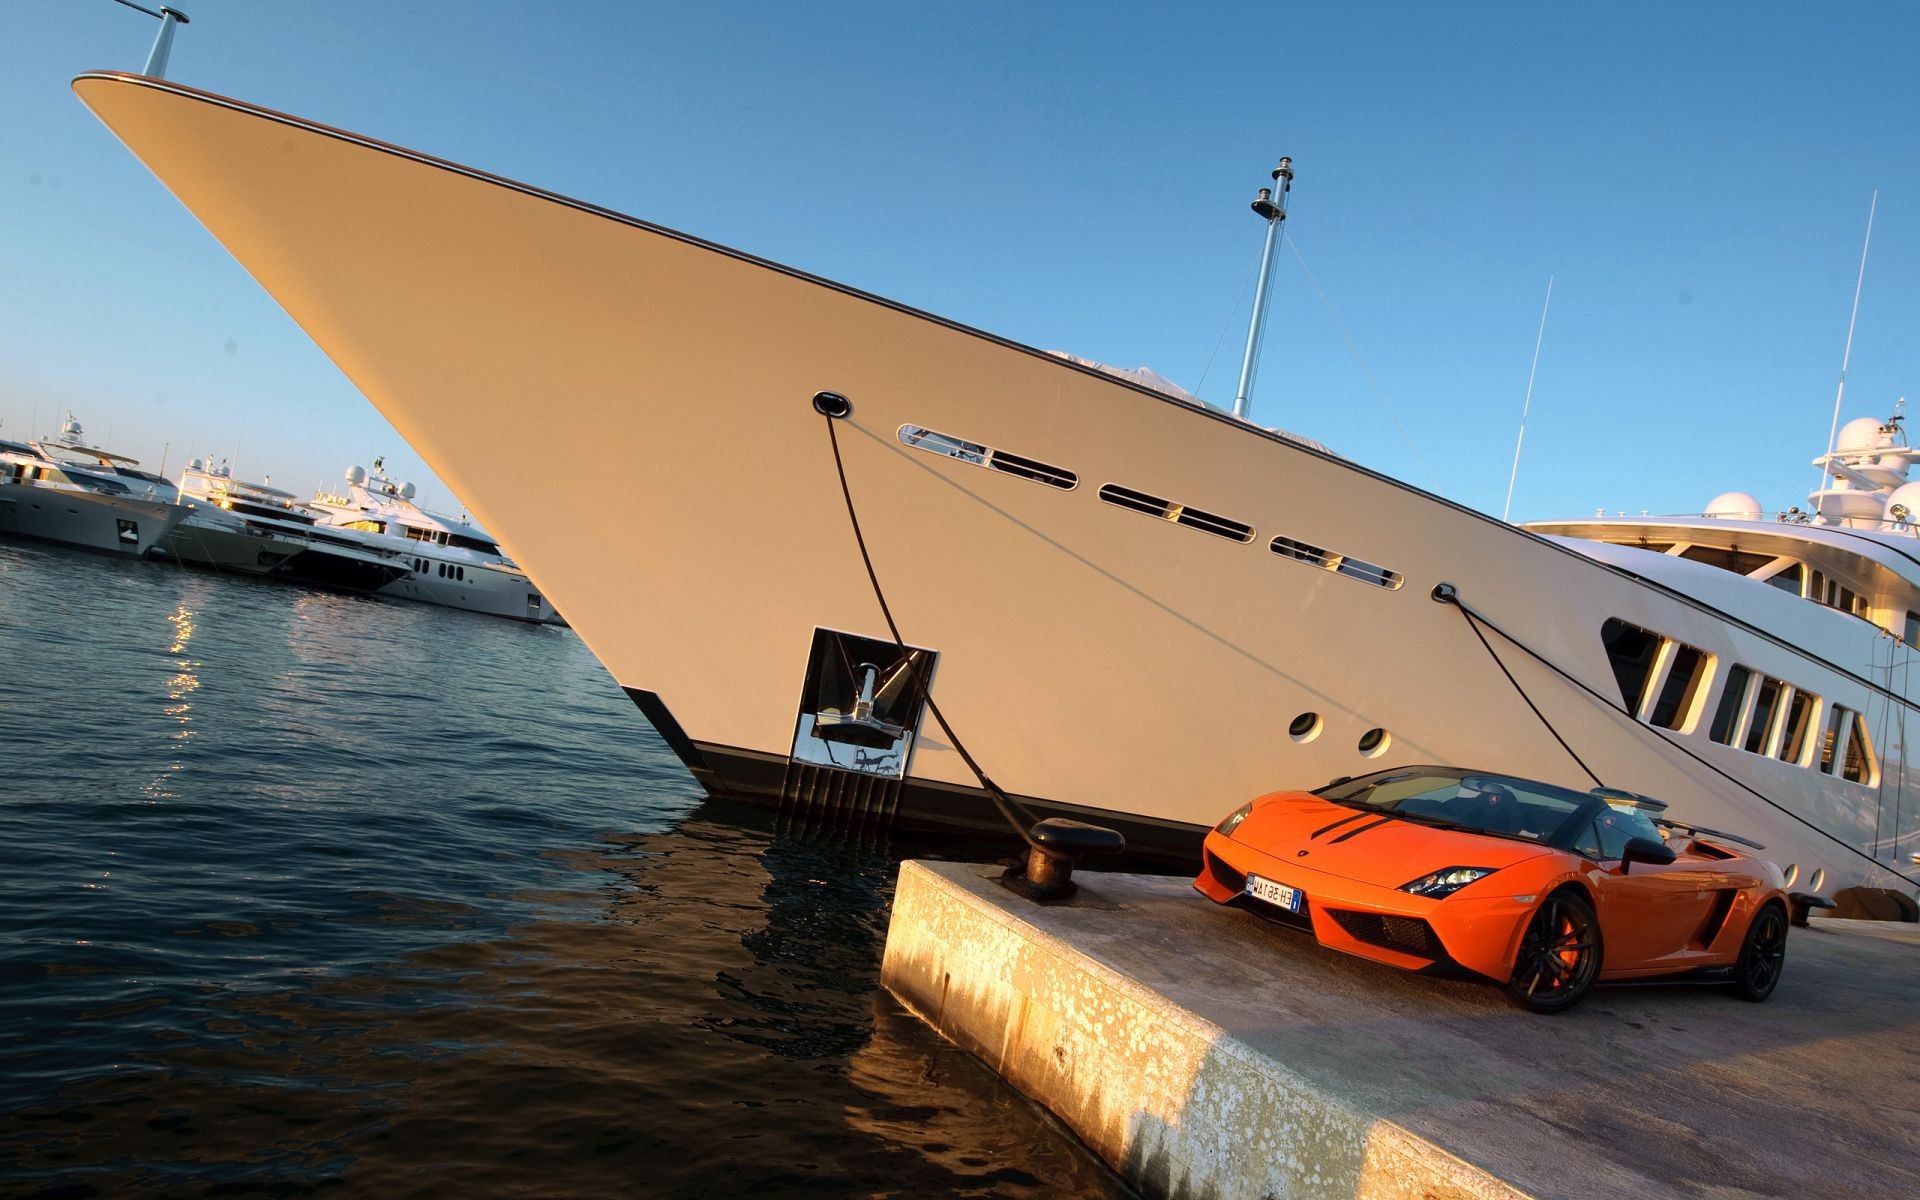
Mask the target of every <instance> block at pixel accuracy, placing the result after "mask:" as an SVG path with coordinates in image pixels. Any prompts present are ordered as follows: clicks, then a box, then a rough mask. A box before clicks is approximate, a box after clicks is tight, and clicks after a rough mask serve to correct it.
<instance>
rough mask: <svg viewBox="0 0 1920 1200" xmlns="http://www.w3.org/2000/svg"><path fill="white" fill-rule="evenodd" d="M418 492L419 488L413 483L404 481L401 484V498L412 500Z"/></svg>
mask: <svg viewBox="0 0 1920 1200" xmlns="http://www.w3.org/2000/svg"><path fill="white" fill-rule="evenodd" d="M418 494H419V489H418V488H415V487H414V486H413V485H412V484H411V483H403V484H401V485H400V498H401V499H402V500H411V499H413V498H414V497H415V496H416V495H418Z"/></svg>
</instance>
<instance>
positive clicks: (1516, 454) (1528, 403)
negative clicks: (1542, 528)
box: [1500, 275, 1554, 521]
mask: <svg viewBox="0 0 1920 1200" xmlns="http://www.w3.org/2000/svg"><path fill="white" fill-rule="evenodd" d="M1553 279H1554V277H1553V276H1551V275H1549V276H1547V300H1546V303H1545V304H1542V305H1541V306H1540V332H1538V333H1536V334H1534V335H1533V365H1532V366H1531V367H1528V368H1527V398H1526V399H1525V400H1524V401H1522V402H1521V404H1520V436H1519V437H1517V438H1515V439H1513V470H1512V471H1511V472H1510V473H1509V474H1508V475H1507V504H1506V507H1505V508H1502V509H1501V510H1500V519H1501V520H1502V521H1504V520H1506V519H1507V515H1508V514H1509V513H1511V512H1513V482H1514V480H1516V479H1518V478H1520V447H1521V445H1522V444H1524V443H1525V442H1526V440H1527V412H1528V410H1530V409H1531V408H1532V407H1533V377H1534V375H1535V374H1537V373H1538V372H1539V370H1540V343H1542V342H1544V341H1546V339H1547V310H1548V309H1549V308H1551V307H1553Z"/></svg>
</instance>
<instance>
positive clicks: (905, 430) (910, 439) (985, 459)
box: [900, 425, 1080, 492]
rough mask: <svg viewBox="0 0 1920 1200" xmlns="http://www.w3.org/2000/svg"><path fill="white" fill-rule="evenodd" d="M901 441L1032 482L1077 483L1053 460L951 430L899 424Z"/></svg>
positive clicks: (1067, 488) (1067, 487)
mask: <svg viewBox="0 0 1920 1200" xmlns="http://www.w3.org/2000/svg"><path fill="white" fill-rule="evenodd" d="M900 444H901V445H903V446H911V447H913V448H914V449H915V450H925V451H926V452H927V453H929V454H938V455H939V456H940V457H942V458H950V459H953V460H954V461H955V462H963V463H971V464H973V465H974V466H976V467H985V468H986V469H987V470H989V471H998V472H1000V473H1001V474H1002V475H1012V476H1015V477H1017V478H1020V479H1026V480H1030V481H1032V482H1034V483H1043V484H1045V485H1047V486H1048V487H1052V488H1059V489H1060V490H1061V491H1063V492H1070V491H1072V490H1073V489H1074V488H1075V487H1077V486H1079V483H1080V477H1079V476H1078V475H1075V474H1074V473H1073V472H1072V471H1069V470H1067V469H1066V468H1065V467H1056V466H1054V465H1053V464H1052V463H1046V462H1041V461H1040V460H1039V459H1037V458H1027V457H1026V456H1025V455H1020V454H1012V453H1009V452H1008V451H1005V450H995V449H994V448H993V447H991V446H983V445H981V444H980V443H979V442H969V441H967V440H966V439H965V438H957V437H954V436H953V435H952V434H950V433H940V432H938V431H937V430H933V429H925V428H922V427H921V426H918V425H902V426H901V427H900Z"/></svg>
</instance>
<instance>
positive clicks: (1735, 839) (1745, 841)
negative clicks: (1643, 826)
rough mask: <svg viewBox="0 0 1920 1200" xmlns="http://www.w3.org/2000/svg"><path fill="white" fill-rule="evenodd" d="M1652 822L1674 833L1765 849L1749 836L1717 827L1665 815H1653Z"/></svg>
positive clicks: (1752, 848)
mask: <svg viewBox="0 0 1920 1200" xmlns="http://www.w3.org/2000/svg"><path fill="white" fill-rule="evenodd" d="M1653 823H1654V824H1655V825H1658V826H1659V827H1660V828H1662V829H1667V830H1671V831H1673V832H1674V833H1684V834H1687V835H1688V836H1690V837H1703V836H1704V837H1710V838H1719V839H1720V840H1721V841H1724V842H1732V843H1733V844H1734V845H1736V846H1745V847H1746V848H1747V849H1749V850H1765V849H1766V847H1765V846H1762V845H1761V844H1760V843H1759V842H1756V841H1754V840H1752V839H1751V838H1743V837H1741V836H1740V835H1739V834H1737V833H1723V832H1721V831H1720V830H1718V829H1708V828H1707V827H1706V826H1705V825H1689V824H1687V823H1686V822H1685V821H1669V820H1668V819H1667V818H1665V817H1654V818H1653Z"/></svg>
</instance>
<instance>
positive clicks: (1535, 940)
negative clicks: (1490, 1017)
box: [1507, 892, 1601, 1013]
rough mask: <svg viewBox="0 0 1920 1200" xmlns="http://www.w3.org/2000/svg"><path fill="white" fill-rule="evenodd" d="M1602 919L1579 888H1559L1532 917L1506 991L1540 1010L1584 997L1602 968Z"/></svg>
mask: <svg viewBox="0 0 1920 1200" xmlns="http://www.w3.org/2000/svg"><path fill="white" fill-rule="evenodd" d="M1600 954H1601V943H1600V921H1599V918H1597V917H1595V916H1594V915H1593V906H1592V905H1590V904H1588V903H1587V902H1586V900H1585V899H1584V898H1582V897H1581V896H1580V895H1579V894H1577V893H1575V892H1555V893H1554V894H1553V895H1551V896H1548V897H1547V899H1546V901H1545V903H1543V904H1541V905H1540V907H1539V909H1538V910H1537V911H1535V912H1534V914H1533V919H1532V920H1530V921H1528V922H1527V932H1526V933H1525V934H1524V935H1523V936H1522V937H1521V939H1520V953H1519V954H1518V955H1516V956H1515V957H1514V960H1513V977H1512V978H1511V979H1509V980H1507V994H1508V995H1509V996H1511V997H1513V1000H1514V1003H1516V1004H1518V1005H1519V1006H1520V1007H1522V1008H1525V1009H1530V1010H1531V1011H1533V1012H1537V1013H1557V1012H1565V1011H1567V1010H1568V1009H1569V1008H1572V1007H1573V1006H1574V1005H1576V1004H1578V1003H1580V1000H1581V997H1583V996H1585V995H1586V994H1587V989H1589V988H1591V987H1592V986H1593V981H1594V980H1595V979H1596V978H1598V977H1599V974H1600Z"/></svg>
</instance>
